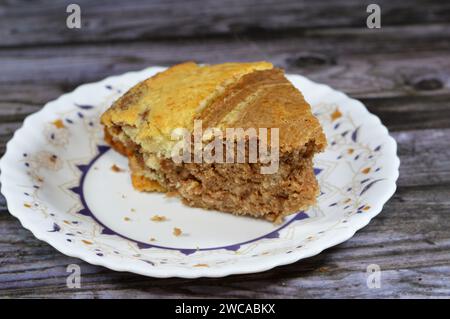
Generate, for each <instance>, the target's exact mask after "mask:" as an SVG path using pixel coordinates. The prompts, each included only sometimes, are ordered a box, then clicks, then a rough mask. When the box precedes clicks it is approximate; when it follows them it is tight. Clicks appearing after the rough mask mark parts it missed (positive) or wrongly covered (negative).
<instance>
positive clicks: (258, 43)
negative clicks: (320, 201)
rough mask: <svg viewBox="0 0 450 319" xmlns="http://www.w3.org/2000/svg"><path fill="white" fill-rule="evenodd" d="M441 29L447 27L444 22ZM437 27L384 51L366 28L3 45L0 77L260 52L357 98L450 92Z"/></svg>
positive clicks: (36, 79)
mask: <svg viewBox="0 0 450 319" xmlns="http://www.w3.org/2000/svg"><path fill="white" fill-rule="evenodd" d="M445 29H446V30H447V31H448V32H447V34H450V25H449V26H448V27H445ZM439 30H440V29H439ZM439 30H435V31H434V32H435V33H434V34H435V36H436V37H438V38H439V39H440V40H439V41H436V42H435V43H437V44H436V45H435V47H433V50H432V51H431V48H430V47H429V46H426V45H422V44H421V43H420V42H416V40H415V39H414V34H415V33H414V32H411V33H409V34H406V35H404V37H403V38H398V40H396V41H394V40H393V41H392V44H390V48H391V50H392V51H389V50H384V52H385V51H387V53H379V52H380V51H379V50H381V49H383V46H388V45H387V44H386V42H387V41H386V38H384V37H383V36H382V35H381V34H380V35H379V36H378V37H377V36H371V35H370V34H368V33H367V32H361V34H360V35H359V36H358V35H355V37H353V36H352V37H350V36H342V37H340V36H337V35H329V36H328V37H324V38H321V37H318V36H316V35H314V36H308V37H298V38H288V39H277V40H271V41H268V40H264V39H261V40H255V41H247V40H245V41H244V40H239V39H238V40H234V41H224V40H212V41H208V42H202V41H189V42H185V41H175V42H164V41H161V42H155V43H130V44H127V45H122V44H111V45H109V44H105V45H95V46H91V45H78V46H64V47H39V48H33V49H8V50H5V49H4V50H1V51H0V69H1V70H2V72H1V73H0V83H1V84H2V86H3V85H6V84H7V85H15V84H31V83H42V84H45V85H49V84H58V85H60V86H61V87H63V88H72V87H74V86H77V85H79V84H80V83H85V82H90V81H96V80H99V79H101V78H104V77H106V76H108V75H111V74H121V73H124V72H127V71H130V70H139V69H142V68H144V67H147V66H150V65H172V64H174V63H178V62H181V61H185V60H190V59H192V60H196V61H199V62H206V63H217V62H224V61H245V60H246V61H248V60H261V59H266V60H270V61H272V62H273V63H275V64H276V65H277V66H280V67H283V68H285V69H286V70H287V71H288V72H293V73H301V74H305V75H307V76H309V77H311V78H312V79H313V80H316V81H318V82H322V83H327V84H330V85H331V86H333V87H335V88H337V89H340V90H343V91H345V92H347V93H349V94H352V95H354V96H356V97H366V98H373V97H380V96H383V97H386V96H402V95H434V94H441V93H450V58H449V55H448V52H449V50H450V37H448V36H447V35H445V36H442V34H441V33H440V32H439ZM397 31H398V30H396V32H397ZM383 32H385V31H384V30H383ZM386 32H387V31H386ZM392 32H393V33H395V32H394V31H392ZM439 34H441V36H440V35H439ZM397 36H398V35H397ZM430 38H432V37H430ZM392 47H395V49H393V48H392ZM405 48H406V49H405ZM412 52H414V54H412Z"/></svg>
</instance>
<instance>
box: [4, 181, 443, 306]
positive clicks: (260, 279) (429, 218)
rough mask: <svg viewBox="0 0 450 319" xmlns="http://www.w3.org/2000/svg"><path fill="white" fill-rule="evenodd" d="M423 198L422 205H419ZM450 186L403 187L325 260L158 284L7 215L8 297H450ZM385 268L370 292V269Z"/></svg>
mask: <svg viewBox="0 0 450 319" xmlns="http://www.w3.org/2000/svg"><path fill="white" fill-rule="evenodd" d="M418 198H420V199H421V200H418ZM449 209H450V199H449V198H448V191H447V188H445V187H441V186H429V187H427V188H415V187H400V188H399V190H398V192H397V194H396V195H395V196H394V198H393V199H392V200H391V201H390V202H389V203H388V204H387V205H386V207H385V209H384V211H383V213H382V214H380V215H379V216H377V217H376V218H375V219H374V220H373V221H372V222H371V224H370V225H369V226H368V227H366V228H364V230H362V231H360V232H358V233H357V234H356V235H355V236H354V237H353V238H352V239H351V240H349V241H347V242H346V243H344V244H341V245H339V246H337V247H335V248H332V249H329V250H327V251H325V252H323V253H322V254H320V255H319V256H316V257H313V258H310V259H306V260H303V261H300V262H297V263H295V264H292V265H288V266H283V267H279V268H276V269H274V270H271V271H268V272H264V273H259V274H251V275H240V276H231V277H227V278H224V279H198V280H187V279H176V278H173V279H163V280H161V279H150V278H145V277H142V276H137V275H134V274H128V273H118V272H113V271H110V270H107V269H105V268H102V267H96V266H92V265H89V264H86V263H84V262H81V261H79V260H77V259H74V258H69V257H65V256H63V255H62V254H59V253H58V252H56V251H55V250H54V249H53V248H51V247H50V246H48V245H47V244H45V243H41V242H39V241H38V240H36V239H34V238H33V237H32V235H31V234H30V233H29V232H28V231H26V230H24V229H22V228H21V227H20V225H19V223H18V222H17V221H16V220H15V219H13V218H12V217H10V216H8V215H5V214H4V213H2V214H0V225H1V227H0V238H2V240H1V242H0V265H1V267H0V297H5V296H9V297H11V296H15V297H26V296H32V297H53V298H55V297H72V298H73V297H87V298H91V297H116V298H117V297H133V296H137V295H138V296H139V297H142V298H143V297H159V296H161V294H162V293H163V295H164V296H165V297H175V298H178V297H199V298H208V297H234V298H243V297H266V298H267V297H269V298H294V297H300V298H304V297H322V296H327V297H363V298H371V297H430V296H434V297H449V296H450V276H449V274H450V260H449V256H448V250H449V249H450V237H449V233H448V231H447V230H448V228H449V227H450V219H449V218H448V212H449ZM71 263H77V264H79V265H81V269H82V288H81V289H76V290H72V289H68V288H66V286H65V281H66V276H67V273H66V267H67V265H68V264H71ZM369 264H378V265H379V266H380V267H381V270H382V277H381V278H382V286H381V288H380V289H368V288H367V287H366V267H367V266H368V265H369Z"/></svg>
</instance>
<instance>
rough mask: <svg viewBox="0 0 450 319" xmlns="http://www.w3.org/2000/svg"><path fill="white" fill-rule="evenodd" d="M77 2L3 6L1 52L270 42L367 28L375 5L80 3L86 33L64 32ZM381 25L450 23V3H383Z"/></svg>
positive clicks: (356, 1) (342, 0)
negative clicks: (249, 39)
mask: <svg viewBox="0 0 450 319" xmlns="http://www.w3.org/2000/svg"><path fill="white" fill-rule="evenodd" d="M72 2H73V1H69V0H65V1H57V2H55V1H49V0H40V1H32V2H29V1H26V2H25V1H7V2H2V3H1V4H0V46H17V45H19V46H23V45H36V44H56V43H74V42H77V43H81V42H97V43H98V42H99V41H108V42H111V41H130V40H149V39H167V38H170V37H171V38H180V37H189V38H190V37H211V36H224V37H233V36H235V35H238V36H265V37H267V36H272V37H274V36H275V37H279V36H280V35H288V34H292V33H299V32H304V31H305V30H309V29H312V28H324V27H326V28H338V27H357V28H366V18H367V16H368V13H367V12H366V7H367V5H368V4H369V3H371V2H370V1H363V2H361V1H360V0H338V1H336V0H333V1H331V0H328V1H289V0H281V1H267V0H266V1H260V0H251V1H249V0H246V1H240V0H222V1H212V0H210V1H183V0H179V1H163V0H158V1H137V0H133V1H126V2H123V1H120V0H113V1H111V0H108V1H106V0H100V1H88V0H78V1H77V2H76V3H77V4H79V5H80V7H81V12H82V28H81V29H80V30H73V29H72V30H71V29H68V28H67V27H66V18H67V16H68V14H67V13H66V6H67V5H68V4H69V3H72ZM377 4H379V5H380V6H381V9H382V25H383V26H390V25H410V24H411V22H413V23H414V24H416V25H418V24H431V23H443V22H444V23H446V22H448V21H450V10H449V9H450V4H449V3H447V2H442V1H438V0H431V1H427V2H426V4H425V3H424V2H423V1H420V0H414V1H407V2H406V1H402V0H379V1H377Z"/></svg>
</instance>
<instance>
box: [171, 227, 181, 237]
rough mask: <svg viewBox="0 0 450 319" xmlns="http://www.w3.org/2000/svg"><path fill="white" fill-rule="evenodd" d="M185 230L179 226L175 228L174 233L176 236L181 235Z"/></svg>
mask: <svg viewBox="0 0 450 319" xmlns="http://www.w3.org/2000/svg"><path fill="white" fill-rule="evenodd" d="M182 233H183V232H182V231H181V229H179V228H178V227H174V228H173V234H174V235H175V236H177V237H178V236H180V235H181V234H182Z"/></svg>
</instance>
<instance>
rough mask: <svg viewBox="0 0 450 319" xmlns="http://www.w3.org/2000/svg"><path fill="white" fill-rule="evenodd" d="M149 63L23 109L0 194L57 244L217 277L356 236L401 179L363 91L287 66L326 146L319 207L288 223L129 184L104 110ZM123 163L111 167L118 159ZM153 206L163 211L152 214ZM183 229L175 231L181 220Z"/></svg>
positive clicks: (103, 261) (156, 269)
mask: <svg viewBox="0 0 450 319" xmlns="http://www.w3.org/2000/svg"><path fill="white" fill-rule="evenodd" d="M161 70H163V68H160V67H151V68H148V69H145V70H143V71H139V72H130V73H126V74H123V75H120V76H113V77H109V78H107V79H105V80H103V81H100V82H97V83H91V84H86V85H82V86H80V87H78V88H77V89H76V90H75V91H73V92H71V93H69V94H65V95H63V96H61V97H60V98H58V99H57V100H55V101H52V102H50V103H48V104H47V105H46V106H45V107H44V108H43V109H42V110H41V111H39V112H37V113H35V114H33V115H31V116H29V117H28V118H26V120H25V122H24V124H23V127H22V128H21V129H19V130H17V132H16V133H15V134H14V137H13V139H12V140H11V141H10V142H9V143H8V145H7V151H6V154H5V155H4V157H3V158H2V160H1V163H0V168H1V184H2V189H1V191H2V193H3V194H4V196H5V197H6V199H7V203H8V209H9V211H10V212H11V214H12V215H14V216H16V217H17V218H18V219H19V220H20V222H21V223H22V225H23V226H24V227H25V228H27V229H29V230H30V231H31V232H33V234H34V235H35V236H36V237H37V238H39V239H41V240H44V241H46V242H47V243H49V244H50V245H52V246H53V247H55V248H56V249H57V250H59V251H60V252H62V253H64V254H66V255H69V256H73V257H78V258H81V259H83V260H85V261H87V262H89V263H92V264H95V265H102V266H105V267H108V268H111V269H114V270H118V271H130V272H134V273H138V274H142V275H146V276H153V277H173V276H176V277H185V278H195V277H201V276H206V277H221V276H227V275H230V274H242V273H252V272H259V271H264V270H268V269H271V268H273V267H275V266H279V265H284V264H288V263H292V262H295V261H297V260H299V259H302V258H306V257H310V256H313V255H316V254H318V253H320V252H321V251H322V250H324V249H326V248H328V247H331V246H334V245H337V244H339V243H341V242H343V241H345V240H347V239H349V238H351V237H352V236H353V234H354V233H355V232H356V231H357V230H358V229H360V228H362V227H364V226H365V225H367V224H368V223H369V221H370V220H371V218H373V217H374V216H375V215H377V214H378V213H379V212H380V211H381V209H382V207H383V205H384V203H385V202H386V201H387V200H388V199H389V198H390V197H391V196H392V194H393V193H394V191H395V188H396V184H395V182H396V180H397V177H398V167H399V159H398V157H397V155H396V143H395V141H394V140H393V139H392V138H391V137H390V136H389V135H388V131H387V129H386V128H385V127H384V126H383V125H382V124H381V122H380V120H379V119H378V118H377V117H376V116H374V115H372V114H370V113H369V112H368V111H367V109H366V108H365V107H364V105H363V104H361V103H360V102H359V101H356V100H354V99H351V98H349V97H348V96H347V95H345V94H343V93H341V92H338V91H335V90H333V89H331V88H330V87H328V86H325V85H321V84H317V83H314V82H311V81H310V80H308V79H306V78H304V77H302V76H299V75H288V78H289V80H290V81H292V83H293V84H294V85H295V86H296V87H297V88H299V89H300V90H301V91H302V92H303V94H304V96H305V98H306V100H307V101H309V103H310V104H311V105H312V107H313V111H314V113H315V114H316V115H317V117H318V118H319V119H320V121H321V123H322V125H323V127H324V130H325V133H326V135H327V139H328V142H329V146H328V148H327V150H326V152H324V153H322V154H320V155H318V156H317V157H316V159H315V172H316V175H317V178H318V180H319V182H320V186H321V191H322V194H321V195H320V197H319V200H318V205H317V206H315V207H313V208H311V209H309V210H308V211H305V212H299V213H297V214H294V215H292V216H290V217H289V218H287V219H286V220H285V222H284V224H282V225H273V224H271V223H269V222H266V221H261V220H255V219H252V218H247V217H236V216H233V215H230V214H225V213H220V212H212V211H204V210H202V209H195V208H189V207H186V206H184V205H183V204H181V202H180V201H179V200H178V199H176V198H167V197H165V196H164V195H161V194H145V193H139V192H137V191H135V190H133V188H132V186H131V183H130V179H129V174H128V171H127V161H126V159H125V158H124V157H122V156H120V155H119V154H117V153H115V152H114V151H112V150H110V149H109V148H108V147H106V146H105V144H104V142H103V140H102V138H103V133H102V128H101V126H100V124H99V115H100V114H101V113H102V112H103V111H104V110H105V109H106V108H107V107H109V105H111V103H112V102H113V101H114V100H115V99H116V98H118V97H119V96H120V95H121V94H123V93H124V92H125V91H126V90H127V89H129V88H130V87H131V86H132V85H134V84H135V83H137V82H138V81H141V80H143V79H145V78H147V77H149V76H152V75H154V74H155V73H156V72H159V71H161ZM114 164H115V165H117V166H118V167H120V168H123V169H125V171H123V172H114V171H113V170H111V166H112V165H114ZM154 215H159V216H164V217H166V220H165V221H160V222H156V221H152V220H151V217H153V216H154ZM175 227H176V228H179V229H180V230H181V231H182V235H180V236H175V235H174V234H173V229H174V228H175Z"/></svg>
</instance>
